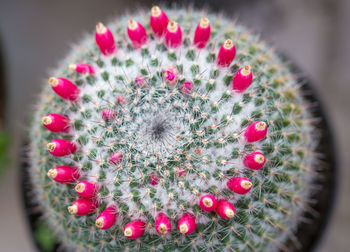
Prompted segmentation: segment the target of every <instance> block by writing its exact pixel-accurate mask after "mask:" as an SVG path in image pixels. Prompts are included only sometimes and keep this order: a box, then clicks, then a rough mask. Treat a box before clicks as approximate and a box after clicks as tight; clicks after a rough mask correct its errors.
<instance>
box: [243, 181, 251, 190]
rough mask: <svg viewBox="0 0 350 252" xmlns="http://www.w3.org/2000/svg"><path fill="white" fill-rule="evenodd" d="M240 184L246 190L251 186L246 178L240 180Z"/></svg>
mask: <svg viewBox="0 0 350 252" xmlns="http://www.w3.org/2000/svg"><path fill="white" fill-rule="evenodd" d="M241 186H242V187H243V188H244V189H246V190H248V189H250V188H252V182H250V181H247V180H245V181H242V182H241Z"/></svg>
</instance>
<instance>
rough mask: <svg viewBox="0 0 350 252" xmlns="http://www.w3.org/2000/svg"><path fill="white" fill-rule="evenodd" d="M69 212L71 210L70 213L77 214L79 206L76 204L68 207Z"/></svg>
mask: <svg viewBox="0 0 350 252" xmlns="http://www.w3.org/2000/svg"><path fill="white" fill-rule="evenodd" d="M68 212H69V213H70V214H75V213H77V212H78V207H77V206H76V205H73V206H69V207H68Z"/></svg>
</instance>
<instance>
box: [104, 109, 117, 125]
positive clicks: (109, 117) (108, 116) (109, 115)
mask: <svg viewBox="0 0 350 252" xmlns="http://www.w3.org/2000/svg"><path fill="white" fill-rule="evenodd" d="M116 116H117V113H116V112H115V111H114V110H111V109H104V110H102V118H103V120H105V121H107V122H110V121H113V120H114V119H115V117H116Z"/></svg>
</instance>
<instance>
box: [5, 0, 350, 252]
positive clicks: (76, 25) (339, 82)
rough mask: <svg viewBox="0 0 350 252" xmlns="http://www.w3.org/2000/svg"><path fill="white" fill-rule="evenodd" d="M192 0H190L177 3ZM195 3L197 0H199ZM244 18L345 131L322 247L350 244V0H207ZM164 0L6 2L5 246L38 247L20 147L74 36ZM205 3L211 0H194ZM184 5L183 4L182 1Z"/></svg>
mask: <svg viewBox="0 0 350 252" xmlns="http://www.w3.org/2000/svg"><path fill="white" fill-rule="evenodd" d="M177 2H178V3H184V2H185V3H188V2H189V1H177ZM191 2H192V3H193V1H191ZM204 2H207V6H209V8H210V9H212V10H215V11H223V12H224V13H225V14H226V15H228V16H229V17H231V16H232V18H235V17H238V18H239V21H240V22H241V23H243V24H246V25H247V26H248V27H250V28H251V29H252V30H253V31H255V32H258V33H261V37H262V38H263V39H265V40H268V41H270V42H272V44H273V45H275V46H276V48H278V49H279V50H280V51H282V52H285V53H286V54H287V55H288V56H289V57H290V58H291V59H292V60H293V61H294V62H295V63H296V64H297V65H299V66H300V67H301V68H302V69H303V70H304V72H305V73H306V74H307V75H308V76H310V78H311V79H312V80H313V81H314V83H315V85H316V89H317V91H318V93H319V94H320V97H321V100H322V101H323V103H324V106H325V107H326V110H327V112H328V116H329V119H330V121H331V124H332V126H333V130H334V133H335V136H336V137H337V139H336V140H337V143H338V151H339V154H340V155H339V157H340V160H339V164H340V168H341V170H340V172H339V175H338V177H339V178H338V181H339V182H338V191H337V196H338V197H337V201H336V206H335V208H334V212H333V216H332V219H331V221H330V223H329V225H328V228H327V231H326V233H325V234H324V236H323V239H322V242H321V244H320V245H319V246H318V248H317V249H316V251H322V252H327V251H340V252H342V251H349V250H350V239H349V237H350V227H349V226H350V199H349V193H350V183H349V181H350V155H348V153H347V152H348V144H349V143H350V130H349V127H348V125H350V117H349V109H350V99H349V96H350V85H349V84H350V74H349V73H350V64H349V58H350V29H349V28H348V27H349V25H350V15H349V13H350V1H349V0H338V1H335V0H308V1H307V0H293V1H290V0H289V1H288V0H265V1H258V0H255V1H254V0H252V1H248V0H245V1H232V0H226V1H224V0H216V1H204ZM154 3H158V2H157V1H142V2H141V1H140V2H138V1H121V0H103V1H90V0H74V1H64V0H61V1H47V0H23V1H20V0H0V42H1V43H0V45H2V47H3V48H2V50H3V54H4V65H5V74H6V82H5V84H6V86H7V94H6V97H7V101H6V103H7V109H6V120H5V122H6V124H5V127H6V129H7V130H8V131H10V132H11V134H12V137H13V141H14V143H13V145H12V157H13V162H12V164H11V167H9V168H8V171H7V173H6V175H5V177H3V178H0V202H1V203H0V223H1V225H0V250H1V251H21V252H26V251H34V246H33V244H32V241H31V237H30V234H29V231H28V229H27V223H26V220H25V217H24V214H23V206H22V203H21V195H20V190H19V173H20V170H19V161H20V160H19V154H20V151H19V148H20V145H21V136H23V134H24V131H23V129H25V128H26V124H27V119H28V118H29V117H30V113H31V109H32V105H33V101H35V98H36V96H37V94H38V93H39V91H40V88H41V86H42V85H43V84H45V83H46V80H47V78H48V77H49V76H48V74H47V73H48V70H49V69H50V68H54V67H55V66H56V64H57V62H58V60H60V59H61V58H63V57H64V56H65V55H66V53H67V52H68V51H69V49H70V45H71V42H76V41H78V40H79V38H80V37H81V35H82V34H83V33H84V32H86V31H88V32H92V31H93V29H94V25H95V24H96V22H98V21H100V20H102V21H106V20H107V19H108V17H113V16H114V15H119V14H121V13H123V12H124V10H125V9H127V10H130V11H132V10H135V9H137V8H138V7H142V6H145V7H146V8H150V7H151V6H152V4H154ZM194 3H195V5H198V6H202V5H203V1H194ZM177 5H181V4H177Z"/></svg>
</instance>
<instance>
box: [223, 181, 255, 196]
mask: <svg viewBox="0 0 350 252" xmlns="http://www.w3.org/2000/svg"><path fill="white" fill-rule="evenodd" d="M252 185H253V184H252V182H251V181H250V180H249V179H247V178H244V177H236V178H231V179H230V180H229V181H228V182H227V187H228V188H229V189H230V190H231V191H234V192H235V193H238V194H246V193H247V192H249V191H250V189H252Z"/></svg>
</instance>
